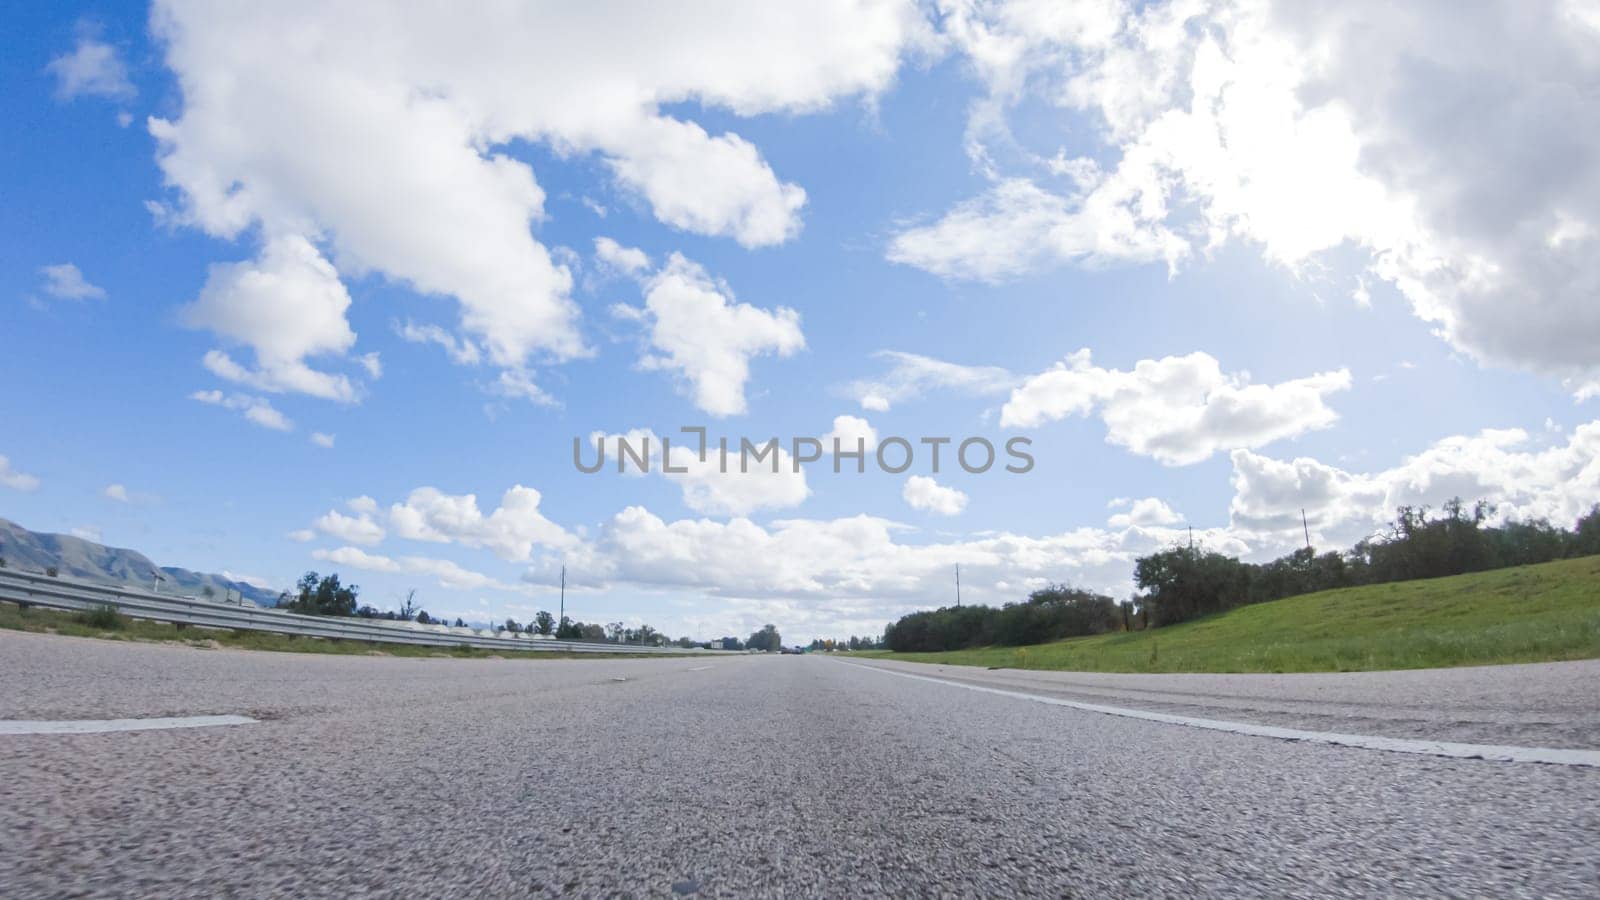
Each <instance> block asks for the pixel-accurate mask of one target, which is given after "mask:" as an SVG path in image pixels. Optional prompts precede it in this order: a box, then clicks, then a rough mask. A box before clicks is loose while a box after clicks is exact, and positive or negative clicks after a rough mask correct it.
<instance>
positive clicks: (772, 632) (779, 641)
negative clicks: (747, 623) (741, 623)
mask: <svg viewBox="0 0 1600 900" xmlns="http://www.w3.org/2000/svg"><path fill="white" fill-rule="evenodd" d="M744 645H745V646H746V647H748V648H750V649H751V650H766V651H769V652H775V651H777V650H779V649H780V648H782V647H783V638H782V637H780V636H779V634H778V626H776V625H764V626H762V628H761V630H760V631H757V632H755V633H754V634H752V635H750V639H749V640H747V641H745V642H744Z"/></svg>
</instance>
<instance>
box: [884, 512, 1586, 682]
mask: <svg viewBox="0 0 1600 900" xmlns="http://www.w3.org/2000/svg"><path fill="white" fill-rule="evenodd" d="M1596 554H1600V506H1597V507H1595V508H1594V509H1592V510H1590V511H1589V513H1587V514H1586V515H1584V516H1582V517H1581V518H1579V519H1578V520H1577V522H1576V524H1575V525H1574V527H1573V528H1572V529H1570V530H1568V529H1563V528H1559V527H1556V526H1554V525H1551V524H1550V523H1549V522H1547V521H1544V520H1533V521H1528V522H1518V521H1510V522H1503V523H1500V524H1492V525H1491V524H1488V506H1487V505H1486V504H1484V503H1481V502H1480V503H1478V504H1476V505H1475V506H1473V507H1471V508H1470V509H1469V508H1468V507H1467V506H1466V505H1465V504H1463V503H1462V502H1461V501H1460V500H1452V501H1450V502H1449V503H1447V504H1445V506H1444V508H1443V510H1441V512H1440V514H1438V515H1434V516H1430V515H1429V511H1428V509H1427V508H1426V507H1423V508H1415V507H1401V508H1400V509H1399V511H1398V514H1397V516H1396V518H1395V520H1394V522H1393V523H1392V524H1391V525H1390V526H1389V527H1388V529H1387V530H1386V531H1385V532H1384V533H1382V534H1380V535H1378V536H1375V537H1373V538H1369V539H1367V540H1364V541H1362V542H1360V543H1358V544H1356V545H1355V546H1354V547H1352V548H1350V549H1349V550H1346V551H1343V552H1329V553H1322V554H1320V555H1319V554H1317V553H1316V552H1315V551H1314V550H1313V549H1312V548H1311V547H1309V546H1308V547H1306V548H1304V549H1302V550H1297V551H1295V552H1294V553H1291V554H1289V555H1287V556H1284V557H1281V558H1279V559H1275V560H1273V561H1271V562H1267V563H1247V562H1244V561H1242V560H1239V559H1236V558H1233V557H1230V556H1226V555H1224V554H1221V553H1216V552H1212V551H1209V550H1206V549H1205V548H1204V547H1203V546H1194V545H1192V544H1191V545H1188V546H1183V545H1179V546H1174V547H1170V548H1168V549H1166V550H1162V551H1160V552H1157V553H1152V554H1150V555H1148V556H1144V557H1140V558H1138V559H1137V560H1135V562H1134V573H1133V575H1134V583H1135V584H1136V585H1137V586H1138V588H1139V591H1138V592H1137V593H1135V594H1134V595H1133V596H1132V597H1130V598H1129V599H1127V600H1124V601H1121V602H1117V601H1115V600H1113V599H1112V598H1111V597H1108V596H1106V595H1103V594H1097V593H1093V592H1090V591H1083V590H1077V589H1074V588H1071V587H1068V586H1065V585H1057V586H1051V587H1048V588H1045V589H1043V590H1038V591H1035V592H1033V593H1032V594H1031V595H1029V596H1028V597H1027V599H1025V600H1023V601H1020V602H1017V603H1008V604H1006V605H1004V606H1001V607H998V608H996V607H988V606H952V607H944V608H941V609H936V610H924V611H921V612H915V613H911V614H909V615H906V616H903V617H901V618H900V619H899V620H898V621H896V622H894V623H893V624H891V625H890V626H889V627H888V628H887V629H885V631H884V635H883V638H882V641H881V648H882V649H885V650H890V651H894V652H895V653H896V654H897V658H902V657H903V658H907V659H912V658H931V657H919V656H917V654H939V655H938V657H937V658H938V659H940V660H944V661H951V662H955V661H966V660H968V659H970V661H971V662H973V663H980V662H981V663H982V664H984V665H1018V666H1026V667H1038V668H1083V669H1101V670H1107V671H1158V672H1159V671H1165V672H1175V671H1310V670H1313V669H1351V668H1357V669H1371V668H1380V667H1388V666H1397V667H1415V666H1424V665H1464V664H1468V663H1487V662H1504V661H1511V660H1522V661H1530V660H1538V659H1570V658H1574V657H1578V656H1591V657H1593V656H1600V642H1597V641H1596V639H1595V627H1596V626H1595V619H1596V617H1597V616H1600V575H1597V573H1596V571H1595V570H1594V567H1595V566H1600V556H1596ZM1558 560H1570V561H1571V565H1562V564H1554V561H1558ZM1541 564H1554V567H1553V568H1552V569H1550V570H1549V572H1552V573H1555V574H1553V575H1548V576H1547V575H1546V574H1545V570H1543V569H1540V568H1538V567H1539V566H1540V565H1541ZM1497 572H1498V573H1503V574H1504V575H1505V577H1504V578H1498V577H1484V578H1468V579H1467V580H1466V581H1461V582H1456V581H1449V580H1448V577H1449V576H1458V575H1469V574H1471V573H1497ZM1519 572H1520V573H1532V574H1517V573H1519ZM1441 578H1444V579H1447V580H1446V581H1442V582H1439V583H1438V584H1439V585H1442V586H1438V587H1436V586H1434V585H1433V584H1432V583H1431V582H1430V583H1428V584H1424V583H1422V582H1421V581H1420V580H1424V579H1441ZM1485 586H1489V587H1485ZM1436 590H1445V591H1461V592H1463V593H1462V595H1461V596H1459V597H1451V596H1441V595H1436V594H1435V593H1434V591H1436ZM1285 598H1292V599H1293V600H1294V601H1295V602H1293V603H1290V602H1287V601H1286V600H1285ZM1537 598H1543V600H1542V601H1541V602H1534V601H1535V599H1537ZM1327 603H1331V604H1332V605H1325V604H1327ZM1541 603H1542V604H1543V605H1541ZM1257 607H1259V608H1260V609H1261V611H1257V612H1250V613H1248V614H1246V611H1247V610H1251V609H1255V608H1257ZM1320 614H1326V615H1327V616H1328V618H1327V620H1326V621H1321V620H1318V619H1317V618H1316V616H1317V615H1320ZM1218 629H1220V630H1218ZM1240 629H1242V630H1240ZM1275 629H1276V630H1275ZM1211 637H1218V640H1219V641H1221V643H1217V644H1215V645H1213V644H1210V643H1208V641H1209V639H1210V638H1211ZM1073 639H1078V640H1073ZM1230 641H1243V642H1244V643H1243V644H1242V645H1241V646H1238V647H1233V648H1230V647H1229V646H1226V643H1227V642H1230ZM1305 642H1310V643H1309V644H1307V645H1306V646H1303V647H1300V646H1294V645H1296V644H1298V643H1305ZM1069 647H1070V648H1076V649H1074V650H1073V651H1072V652H1071V654H1068V651H1067V648H1069ZM1091 647H1093V648H1099V649H1096V650H1093V651H1092V652H1091V651H1090V650H1089V649H1087V648H1091ZM1010 648H1023V649H1022V650H1016V651H1014V650H1012V649H1010ZM1033 648H1037V649H1033ZM1024 650H1025V652H1023V651H1024Z"/></svg>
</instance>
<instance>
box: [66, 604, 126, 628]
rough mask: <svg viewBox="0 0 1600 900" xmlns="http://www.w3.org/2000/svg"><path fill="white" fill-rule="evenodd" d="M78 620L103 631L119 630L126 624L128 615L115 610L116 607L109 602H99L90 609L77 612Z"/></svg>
mask: <svg viewBox="0 0 1600 900" xmlns="http://www.w3.org/2000/svg"><path fill="white" fill-rule="evenodd" d="M78 621H79V622H82V623H83V624H85V625H87V626H89V627H90V628H99V629H101V630H103V631H120V630H121V629H122V627H123V626H124V625H126V624H128V617H127V616H124V615H123V614H122V613H119V612H117V608H116V607H115V606H112V605H111V604H109V603H105V604H101V605H100V606H97V607H95V608H94V609H91V610H86V611H84V612H81V613H78Z"/></svg>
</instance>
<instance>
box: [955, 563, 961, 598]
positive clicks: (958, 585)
mask: <svg viewBox="0 0 1600 900" xmlns="http://www.w3.org/2000/svg"><path fill="white" fill-rule="evenodd" d="M960 607H961V563H956V608H957V609H959V608H960Z"/></svg>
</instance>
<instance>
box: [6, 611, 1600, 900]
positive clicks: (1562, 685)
mask: <svg viewBox="0 0 1600 900" xmlns="http://www.w3.org/2000/svg"><path fill="white" fill-rule="evenodd" d="M874 665H877V666H878V667H880V668H899V669H902V670H904V671H908V672H915V673H916V674H920V675H927V676H935V677H938V678H951V679H954V678H959V679H962V680H965V681H968V682H971V683H974V684H982V685H988V686H991V687H997V688H1002V689H1004V690H1008V691H1015V692H1018V693H1024V694H1030V695H1037V696H1047V697H1057V698H1066V697H1071V698H1073V699H1075V700H1082V701H1085V702H1093V703H1098V704H1105V705H1116V706H1122V707H1135V708H1142V709H1153V710H1154V709H1159V710H1163V711H1169V712H1183V713H1186V714H1198V715H1205V716H1208V717H1211V718H1234V719H1239V720H1241V721H1245V720H1248V721H1257V722H1275V723H1279V724H1288V725H1292V726H1294V727H1324V726H1329V725H1330V723H1331V724H1333V725H1336V726H1337V730H1340V731H1353V730H1357V729H1358V728H1362V727H1365V728H1368V729H1369V730H1370V731H1371V732H1372V733H1384V732H1386V733H1389V734H1392V735H1401V736H1405V735H1411V736H1424V737H1432V738H1438V739H1442V740H1466V741H1485V742H1493V743H1514V744H1522V745H1529V746H1532V745H1539V746H1553V747H1554V746H1567V747H1579V748H1582V747H1587V748H1595V747H1600V741H1597V740H1594V738H1595V737H1596V727H1595V721H1596V715H1595V714H1596V706H1597V705H1600V700H1597V699H1596V692H1595V684H1596V681H1597V675H1600V669H1597V668H1596V665H1595V664H1593V663H1576V664H1560V665H1555V666H1540V667H1505V668H1502V669H1465V670H1454V671H1451V672H1424V673H1388V674H1367V675H1359V676H1357V675H1350V676H1338V675H1333V676H1296V677H1289V676H1261V677H1253V676H1172V677H1160V678H1156V677H1150V676H1075V675H1064V674H1063V675H1049V676H1041V675H1038V674H1036V673H1019V672H1012V671H996V672H985V671H982V670H968V669H957V668H955V667H944V669H943V671H941V670H940V669H939V668H937V667H931V666H918V667H908V666H904V665H901V666H885V665H884V664H874ZM0 677H3V678H4V683H5V685H6V690H5V691H4V692H3V693H4V696H3V697H0V720H49V721H61V720H84V719H96V720H100V719H124V718H143V717H153V716H165V717H185V716H201V715H244V716H249V717H252V718H255V719H258V720H260V721H258V722H257V723H255V724H242V725H237V724H236V725H224V726H217V727H204V728H189V729H177V730H143V731H126V732H114V733H104V734H3V733H0V895H3V896H5V897H8V898H11V897H43V896H49V897H58V896H79V895H122V896H141V897H144V896H163V897H169V896H219V895H234V896H295V895H302V896H329V895H332V896H345V897H349V896H502V895H504V896H528V895H573V896H594V895H603V896H613V895H633V896H673V895H686V894H692V895H695V896H738V897H745V896H830V897H855V896H871V895H881V896H929V895H940V896H1009V895H1041V896H1143V895H1148V896H1175V895H1209V896H1216V895H1223V894H1227V895H1239V896H1263V897H1284V896H1330V895H1374V896H1463V895H1467V896H1496V897H1519V896H1526V897H1563V896H1570V897H1594V896H1596V895H1597V894H1600V768H1589V767H1579V766H1564V765H1546V764H1533V763H1505V762H1490V761H1485V760H1474V759H1447V758H1438V757H1431V756H1424V755H1413V754H1404V753H1388V752H1379V751H1373V750H1364V749H1354V748H1349V747H1340V746H1329V745H1325V744H1315V743H1306V742H1290V741H1283V740H1275V739H1271V738H1263V737H1255V736H1249V735H1239V734H1230V733H1223V732H1217V731H1208V730H1203V729H1198V728H1190V727H1184V726H1180V725H1171V724H1163V723H1158V722H1150V721H1144V720H1139V719H1134V718H1126V717H1120V716H1115V715H1107V714H1103V713H1095V712H1086V711H1082V710H1078V709H1072V708H1065V707H1061V706H1055V705H1047V704H1044V703H1039V702H1033V701H1031V700H1029V699H1027V698H1025V697H1013V696H1001V695H996V694H992V693H983V692H979V691H973V690H964V689H961V688H959V687H956V686H953V685H950V684H941V683H933V682H929V681H925V680H919V679H913V678H905V677H899V676H896V675H893V674H889V673H886V672H881V671H872V670H871V669H870V668H869V667H867V666H864V665H861V664H858V663H854V662H846V661H843V660H839V659H833V658H824V657H815V656H805V657H792V656H784V657H774V656H768V657H743V656H740V657H718V658H710V657H691V658H681V659H635V660H572V661H568V660H551V661H537V662H533V661H521V660H454V659H423V660H403V659H393V658H376V657H373V658H369V657H332V656H315V655H299V654H272V653H250V652H243V651H227V650H197V649H191V648H186V647H167V646H158V645H135V644H121V643H115V642H103V641H93V640H84V639H74V638H63V637H53V636H48V635H27V634H14V633H0Z"/></svg>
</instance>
